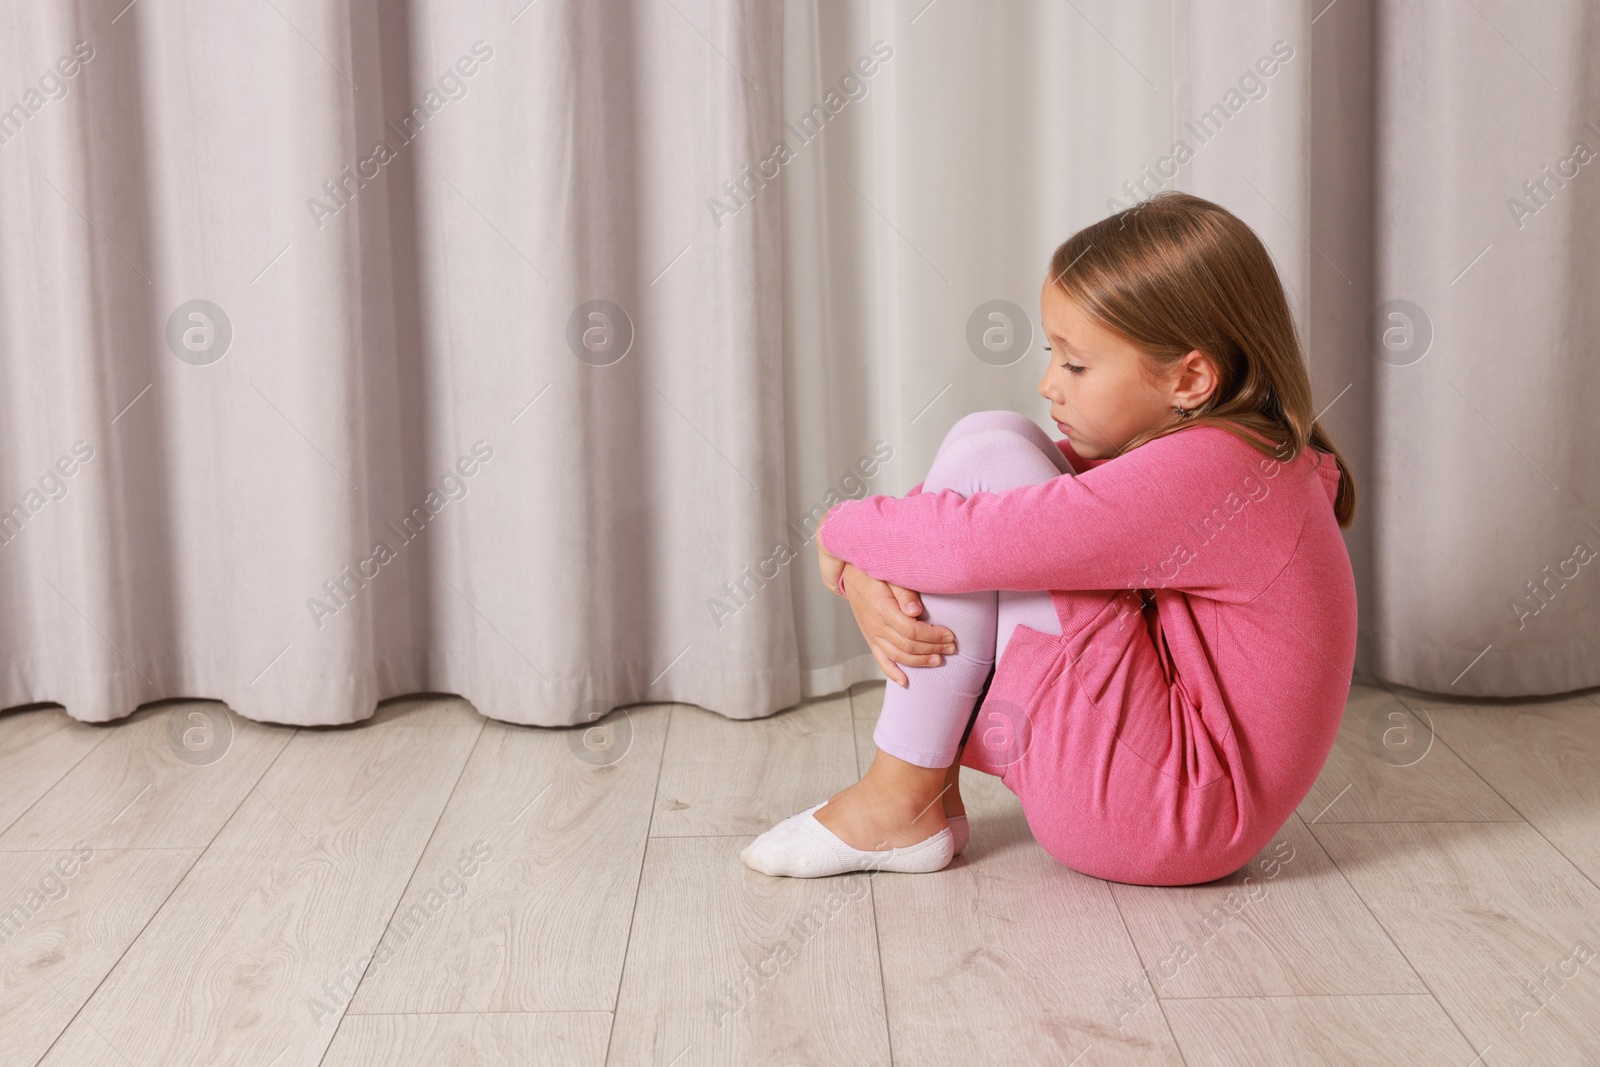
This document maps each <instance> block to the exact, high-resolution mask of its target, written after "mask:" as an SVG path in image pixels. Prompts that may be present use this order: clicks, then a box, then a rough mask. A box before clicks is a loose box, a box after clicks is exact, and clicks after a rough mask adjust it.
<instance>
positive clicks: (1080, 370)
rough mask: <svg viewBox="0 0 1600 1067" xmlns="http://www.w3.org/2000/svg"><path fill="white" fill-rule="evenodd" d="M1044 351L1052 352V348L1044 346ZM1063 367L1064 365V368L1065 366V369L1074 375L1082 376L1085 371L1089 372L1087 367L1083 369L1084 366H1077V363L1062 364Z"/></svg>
mask: <svg viewBox="0 0 1600 1067" xmlns="http://www.w3.org/2000/svg"><path fill="white" fill-rule="evenodd" d="M1044 350H1045V351H1046V352H1048V351H1050V346H1049V345H1045V346H1044ZM1061 365H1062V366H1063V367H1065V368H1067V369H1068V370H1069V371H1071V372H1072V373H1073V374H1082V373H1083V372H1084V371H1085V370H1087V369H1088V368H1086V367H1082V366H1079V365H1078V364H1076V363H1063V364H1061Z"/></svg>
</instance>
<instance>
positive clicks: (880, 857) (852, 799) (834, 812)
mask: <svg viewBox="0 0 1600 1067" xmlns="http://www.w3.org/2000/svg"><path fill="white" fill-rule="evenodd" d="M949 779H950V772H949V770H948V769H947V768H929V767H921V766H918V765H916V764H913V763H908V762H906V761H905V760H901V759H898V758H896V757H894V756H890V755H889V754H887V753H885V752H882V751H879V753H878V755H877V757H876V758H875V759H874V760H873V763H872V766H871V767H870V768H869V769H868V771H867V773H866V775H865V776H864V777H863V778H862V779H861V781H859V782H857V783H856V784H855V785H852V786H849V787H848V788H846V789H842V790H840V791H839V792H838V793H835V794H834V795H833V796H832V797H830V798H829V799H828V800H827V801H826V802H824V803H822V804H817V805H814V806H813V807H811V808H808V809H806V810H805V811H803V812H800V813H799V814H797V815H791V816H790V817H789V818H787V819H784V820H783V821H782V822H780V823H778V824H777V825H776V826H774V827H773V828H772V829H770V830H768V831H767V832H766V833H764V834H761V835H760V836H759V837H757V838H756V839H755V840H754V841H752V842H751V843H750V845H749V846H748V847H746V848H745V849H744V851H743V852H741V853H740V858H741V859H743V860H744V862H745V863H746V864H747V865H748V866H750V867H753V868H755V869H756V870H758V871H763V872H765V873H767V874H776V875H788V876H791V877H817V876H820V875H828V874H839V873H842V872H844V871H852V870H873V869H875V870H893V871H905V872H908V873H909V872H919V873H920V872H927V871H936V870H940V869H942V868H943V867H945V866H946V865H948V864H949V862H950V859H951V857H953V856H954V855H955V832H954V831H952V830H951V829H950V828H949V826H948V819H947V817H946V814H945V813H946V810H947V806H949V805H953V806H954V807H956V808H957V809H960V806H961V805H960V798H959V796H957V797H955V798H954V799H953V800H951V801H945V799H944V798H945V797H946V796H947V795H948V794H949V793H950V792H951V788H950V785H949Z"/></svg>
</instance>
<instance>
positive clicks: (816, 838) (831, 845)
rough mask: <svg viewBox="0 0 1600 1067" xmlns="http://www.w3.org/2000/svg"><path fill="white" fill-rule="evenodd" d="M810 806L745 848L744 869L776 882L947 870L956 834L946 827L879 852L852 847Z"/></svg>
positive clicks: (743, 854)
mask: <svg viewBox="0 0 1600 1067" xmlns="http://www.w3.org/2000/svg"><path fill="white" fill-rule="evenodd" d="M826 803H827V801H823V802H822V804H813V805H812V806H811V807H809V808H807V809H806V810H805V811H802V812H799V813H798V814H795V815H791V816H789V817H788V818H787V819H784V820H783V821H782V822H780V823H778V824H777V825H776V826H774V827H773V828H772V829H770V830H768V831H767V832H766V833H764V834H761V835H760V836H758V837H757V838H756V839H755V840H754V841H752V842H750V843H749V844H748V845H746V846H745V847H744V850H743V851H742V852H740V853H739V858H740V859H741V860H743V861H744V864H745V866H747V867H750V868H751V869H753V870H757V871H760V872H761V873H762V874H769V875H773V876H774V877H780V878H826V877H828V876H829V875H834V874H846V873H848V872H850V871H894V872H896V873H899V874H931V873H932V872H934V871H939V870H943V869H944V868H945V867H948V866H949V865H950V860H951V858H952V857H953V856H954V855H955V835H954V834H953V833H952V832H951V830H950V828H949V827H948V826H946V827H945V828H944V829H942V830H940V831H939V832H938V833H936V834H934V835H933V836H932V837H929V838H927V839H925V840H922V841H918V842H917V843H916V844H914V845H907V846H905V847H903V848H890V849H882V850H877V851H864V850H862V849H858V848H851V847H850V846H849V845H847V844H845V842H843V841H841V840H840V839H839V837H838V835H837V834H835V833H834V832H833V831H832V830H829V829H828V828H827V827H826V826H824V825H822V824H821V823H820V822H818V821H817V817H816V814H815V813H816V811H817V810H818V809H819V808H821V807H822V805H823V804H826Z"/></svg>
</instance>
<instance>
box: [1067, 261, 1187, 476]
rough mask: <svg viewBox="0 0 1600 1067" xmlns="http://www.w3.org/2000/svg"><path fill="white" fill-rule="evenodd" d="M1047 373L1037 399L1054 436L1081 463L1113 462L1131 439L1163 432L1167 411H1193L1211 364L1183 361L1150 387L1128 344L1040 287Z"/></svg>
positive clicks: (1135, 352) (1169, 418)
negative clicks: (1043, 404) (1044, 404)
mask: <svg viewBox="0 0 1600 1067" xmlns="http://www.w3.org/2000/svg"><path fill="white" fill-rule="evenodd" d="M1039 317H1040V319H1041V320H1042V321H1043V323H1044V332H1045V342H1046V344H1047V345H1048V346H1049V348H1050V351H1049V352H1048V355H1049V357H1050V365H1049V367H1048V368H1047V369H1046V370H1045V373H1044V377H1043V378H1042V379H1040V381H1039V395H1040V396H1042V397H1044V398H1045V399H1046V400H1048V401H1050V415H1051V417H1052V418H1053V419H1055V420H1056V428H1057V429H1058V430H1060V431H1061V433H1062V435H1063V436H1065V437H1066V438H1067V439H1068V441H1069V442H1070V443H1071V445H1072V450H1073V451H1074V452H1076V453H1077V454H1078V455H1080V456H1082V457H1083V458H1084V459H1098V458H1100V457H1102V456H1110V455H1115V454H1116V452H1117V450H1118V449H1119V448H1121V447H1122V446H1123V445H1125V444H1127V443H1128V441H1130V440H1132V439H1133V438H1134V437H1135V436H1137V435H1138V434H1141V433H1143V432H1144V431H1146V430H1153V429H1156V428H1157V427H1160V426H1165V425H1167V424H1168V423H1170V422H1172V421H1173V420H1175V419H1176V418H1177V417H1178V415H1177V412H1175V411H1174V410H1173V408H1175V407H1177V406H1179V405H1182V406H1183V407H1184V408H1186V409H1191V408H1195V407H1198V406H1199V405H1201V404H1203V403H1205V401H1206V398H1207V397H1209V396H1210V395H1211V391H1212V390H1213V389H1214V388H1215V387H1216V381H1217V379H1216V376H1215V374H1213V373H1212V370H1211V361H1210V360H1208V359H1207V358H1206V357H1205V356H1204V354H1203V353H1201V352H1200V351H1199V350H1198V349H1195V350H1192V351H1190V352H1189V353H1188V354H1186V355H1185V356H1184V357H1183V359H1182V361H1180V363H1179V364H1178V366H1177V367H1176V368H1175V370H1174V373H1173V375H1172V377H1171V380H1169V381H1165V382H1159V383H1156V382H1151V381H1150V379H1149V378H1148V377H1147V374H1148V373H1149V372H1148V371H1147V370H1146V369H1145V368H1144V366H1143V364H1144V361H1145V357H1144V356H1143V355H1142V354H1141V353H1140V351H1139V349H1138V348H1137V347H1135V346H1134V345H1133V344H1131V343H1129V342H1128V341H1126V340H1124V339H1123V338H1121V337H1119V336H1117V335H1116V334H1114V333H1112V332H1110V331H1109V330H1107V329H1105V328H1104V327H1102V326H1100V325H1099V324H1098V323H1096V322H1095V321H1094V320H1092V319H1090V318H1089V317H1088V316H1087V315H1085V314H1084V313H1083V312H1082V311H1080V310H1078V307H1077V305H1076V304H1074V303H1073V302H1072V300H1071V299H1070V298H1068V297H1067V295H1066V294H1065V293H1063V292H1062V291H1061V289H1060V287H1059V286H1056V285H1053V284H1051V282H1050V280H1049V279H1046V281H1045V285H1044V289H1043V290H1042V291H1041V292H1040V294H1039Z"/></svg>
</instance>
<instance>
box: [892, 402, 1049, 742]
mask: <svg viewBox="0 0 1600 1067" xmlns="http://www.w3.org/2000/svg"><path fill="white" fill-rule="evenodd" d="M1072 473H1073V470H1072V467H1071V465H1070V464H1068V463H1067V460H1066V457H1065V456H1063V455H1062V454H1061V450H1060V449H1059V448H1057V447H1056V446H1055V443H1054V442H1053V441H1051V440H1050V437H1049V436H1048V435H1047V434H1046V433H1045V432H1044V431H1043V430H1041V429H1039V427H1038V426H1036V425H1035V424H1034V423H1033V421H1032V420H1031V419H1029V418H1027V417H1026V416H1023V415H1019V414H1018V413H1016V412H1014V411H976V412H973V413H972V414H970V415H967V416H966V417H964V418H963V419H961V421H959V422H957V423H956V424H955V425H954V426H952V427H951V428H950V432H949V433H947V434H945V438H944V443H943V444H941V445H940V446H939V452H938V454H937V455H935V456H934V458H933V465H932V466H930V467H929V468H928V477H927V478H926V480H925V481H924V482H923V485H922V490H923V492H938V491H939V490H941V489H954V490H955V491H956V492H958V493H960V494H961V495H962V496H963V497H965V496H970V495H971V494H972V493H975V492H999V491H1001V490H1003V489H1014V488H1016V487H1017V486H1019V485H1037V484H1038V483H1040V482H1046V481H1049V480H1050V479H1051V478H1057V477H1060V476H1061V475H1063V474H1067V475H1070V474H1072ZM918 592H919V593H920V592H921V590H918ZM921 599H922V605H923V613H922V619H923V621H924V622H929V623H933V624H934V625H936V626H948V627H949V628H950V629H951V630H952V631H953V632H954V633H955V635H956V653H955V655H953V656H945V657H944V661H943V662H942V663H940V664H939V665H938V666H937V667H909V666H906V665H905V664H901V666H900V669H901V670H903V671H905V673H906V681H907V683H908V684H907V685H906V687H905V688H903V689H902V688H901V687H900V686H899V685H898V684H896V683H895V682H892V681H891V682H890V683H889V684H888V687H887V689H886V690H885V692H884V695H883V712H882V714H881V715H879V717H878V726H877V729H876V730H874V731H873V734H872V740H873V741H874V742H875V743H876V744H877V746H878V748H880V749H882V750H883V751H884V752H887V753H888V754H889V755H891V756H898V757H899V758H900V759H903V760H905V761H906V762H907V763H915V764H916V765H917V766H919V767H948V766H950V764H952V763H954V762H955V759H956V753H957V750H958V749H959V748H960V746H961V738H962V735H963V734H964V733H965V732H966V730H967V723H968V722H969V721H970V720H971V718H972V710H973V707H974V706H975V705H976V704H977V700H978V696H979V694H980V693H981V692H982V691H983V687H984V683H985V682H986V681H987V680H988V678H989V672H990V671H991V670H992V669H993V667H994V665H995V664H996V663H997V662H999V660H1000V657H1001V656H1003V655H1004V654H1005V648H1006V642H1007V641H1008V640H1010V638H1011V632H1012V630H1013V628H1014V627H1016V625H1017V624H1018V623H1022V624H1025V625H1027V626H1030V627H1032V628H1033V629H1035V630H1038V631H1040V632H1041V633H1050V634H1058V633H1060V632H1061V623H1060V620H1059V619H1058V618H1057V616H1056V610H1055V606H1054V605H1053V604H1052V603H1051V601H1050V594H1049V592H1048V591H1044V592H1015V591H1011V590H999V591H996V590H993V589H991V590H986V591H983V592H977V593H922V594H921Z"/></svg>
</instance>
